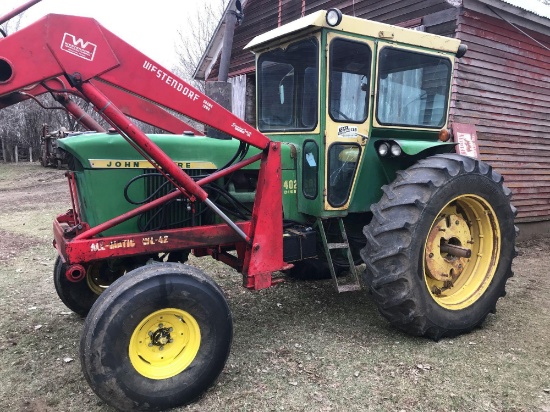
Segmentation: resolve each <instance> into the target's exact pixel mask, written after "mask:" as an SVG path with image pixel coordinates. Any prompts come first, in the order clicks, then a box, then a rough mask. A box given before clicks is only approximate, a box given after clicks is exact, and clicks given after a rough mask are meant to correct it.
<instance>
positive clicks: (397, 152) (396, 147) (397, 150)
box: [391, 143, 401, 157]
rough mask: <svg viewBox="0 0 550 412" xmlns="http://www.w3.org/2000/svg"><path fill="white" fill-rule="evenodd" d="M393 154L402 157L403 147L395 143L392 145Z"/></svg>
mask: <svg viewBox="0 0 550 412" xmlns="http://www.w3.org/2000/svg"><path fill="white" fill-rule="evenodd" d="M391 154H392V156H395V157H397V156H400V155H401V146H399V145H398V144H397V143H394V144H392V145H391Z"/></svg>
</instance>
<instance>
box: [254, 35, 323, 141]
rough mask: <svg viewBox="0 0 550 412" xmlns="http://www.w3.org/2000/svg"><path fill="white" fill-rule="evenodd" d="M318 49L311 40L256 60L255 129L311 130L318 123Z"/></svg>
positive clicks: (264, 55) (315, 41)
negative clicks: (256, 95)
mask: <svg viewBox="0 0 550 412" xmlns="http://www.w3.org/2000/svg"><path fill="white" fill-rule="evenodd" d="M318 55H319V46H318V43H317V40H316V39H314V38H311V39H307V40H302V41H299V42H296V43H293V44H291V45H289V46H288V47H287V48H286V49H284V50H283V49H275V50H271V51H269V52H267V53H264V54H263V55H261V56H260V58H259V60H258V127H259V129H260V131H262V132H275V131H278V132H292V131H307V130H313V129H315V127H316V126H317V122H318V94H319V93H318V85H319V69H318V64H319V63H318V62H319V59H318Z"/></svg>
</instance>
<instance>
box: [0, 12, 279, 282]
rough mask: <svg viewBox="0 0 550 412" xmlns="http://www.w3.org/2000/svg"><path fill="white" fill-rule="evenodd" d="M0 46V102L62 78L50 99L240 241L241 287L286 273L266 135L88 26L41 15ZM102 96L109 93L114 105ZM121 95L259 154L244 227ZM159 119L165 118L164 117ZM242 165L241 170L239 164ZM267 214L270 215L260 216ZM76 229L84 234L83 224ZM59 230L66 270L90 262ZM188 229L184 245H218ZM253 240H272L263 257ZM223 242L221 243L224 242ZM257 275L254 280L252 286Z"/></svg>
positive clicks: (273, 158)
mask: <svg viewBox="0 0 550 412" xmlns="http://www.w3.org/2000/svg"><path fill="white" fill-rule="evenodd" d="M37 39H43V40H42V41H43V43H42V44H41V43H40V42H37ZM0 45H1V49H0V50H1V51H0V101H2V100H3V99H7V103H5V104H4V106H6V105H9V103H10V101H9V98H10V96H17V97H16V98H15V99H12V100H18V99H19V100H23V99H25V96H21V95H17V93H20V92H22V91H25V90H26V89H32V88H34V87H35V85H37V84H38V85H41V87H42V88H43V89H45V90H48V87H47V86H46V85H47V84H48V81H50V79H61V82H62V84H63V85H64V86H63V87H62V88H61V89H56V90H55V92H58V93H67V94H76V95H77V96H81V97H83V98H84V99H85V100H86V101H88V102H90V103H91V104H92V105H93V106H94V107H95V109H96V110H97V112H98V113H99V114H100V115H101V116H102V117H103V118H104V119H105V120H106V121H107V122H108V123H109V124H110V125H111V126H112V127H113V128H115V129H116V130H117V131H118V132H119V133H120V134H121V135H122V136H123V137H124V138H125V139H126V140H127V141H128V143H130V144H131V145H132V146H133V147H134V148H135V149H136V150H137V152H138V153H139V154H141V155H142V156H143V157H144V158H145V159H146V160H148V161H149V162H150V163H151V164H152V165H153V167H154V168H156V169H157V170H158V172H159V173H161V174H162V175H163V176H164V177H165V178H166V179H167V180H169V181H170V182H171V183H172V185H173V186H174V187H175V188H176V189H177V191H178V192H179V193H180V194H181V195H182V196H183V197H184V198H185V199H188V201H189V202H190V204H192V205H193V204H195V203H196V202H203V203H204V204H205V205H206V206H207V207H208V208H210V209H211V210H212V211H213V212H215V214H216V215H218V216H219V218H220V219H221V220H222V221H223V222H225V224H227V225H228V227H229V228H230V230H231V231H233V232H234V233H235V234H236V235H237V239H238V242H243V245H244V247H241V248H240V250H244V251H245V253H244V256H241V258H240V263H239V265H240V266H242V267H243V275H244V276H245V283H246V284H247V286H249V287H252V288H263V287H268V286H270V282H271V281H270V279H271V273H272V272H273V271H275V270H280V269H282V268H283V267H285V264H284V262H283V257H282V208H281V207H280V205H281V202H282V200H281V183H280V180H281V174H280V150H279V144H278V143H273V142H271V141H270V139H268V138H267V137H266V136H265V135H263V134H262V133H260V132H259V131H257V130H256V129H254V128H253V127H251V126H250V125H248V124H247V123H245V122H244V121H243V120H241V119H239V118H237V117H236V116H234V115H233V114H232V113H230V112H229V111H227V110H225V109H224V108H223V107H221V106H220V105H218V104H217V103H216V102H214V101H213V100H212V99H210V98H208V97H207V96H205V95H204V94H203V93H202V92H200V91H199V90H197V89H195V88H194V87H192V86H191V85H189V84H187V83H186V82H185V81H183V80H181V79H179V78H178V77H177V76H176V75H174V74H173V73H171V72H170V71H169V70H167V69H165V68H164V67H162V66H161V65H160V64H158V63H156V62H154V61H153V60H152V59H150V58H148V57H147V56H145V55H144V54H142V53H141V52H139V51H138V50H136V49H135V48H133V47H132V46H130V45H129V44H127V43H126V42H124V41H123V40H121V39H120V38H118V37H117V36H115V35H114V34H113V33H111V32H110V31H108V30H106V29H105V28H103V27H102V26H101V25H100V24H99V23H97V22H96V21H95V20H93V19H90V18H84V17H73V16H64V15H54V14H52V15H48V16H45V17H44V18H42V19H41V20H39V21H37V22H36V23H34V24H32V25H30V26H28V27H26V28H24V29H22V30H20V31H18V32H16V33H14V34H13V35H11V36H8V37H6V38H4V39H1V40H0ZM37 90H38V92H37V93H40V92H41V91H42V89H40V88H39V89H37ZM108 94H109V95H111V94H112V95H113V98H110V97H109V96H108ZM122 94H124V95H126V96H137V97H139V98H140V99H141V100H143V101H146V102H149V103H150V102H153V103H155V104H157V105H159V106H160V107H161V108H166V109H169V110H172V111H174V112H177V113H179V114H182V115H185V116H188V117H190V118H192V119H194V120H196V121H199V122H202V123H204V124H207V125H209V126H211V127H214V128H216V129H219V130H221V131H222V132H225V133H227V134H228V135H230V136H232V137H233V138H235V139H238V140H240V141H241V142H243V144H244V145H250V146H253V147H256V148H258V149H260V150H261V151H262V155H261V156H260V157H258V159H261V167H260V180H259V187H258V190H257V192H258V194H257V196H256V201H255V206H254V211H253V214H252V220H251V222H250V224H249V225H244V229H243V225H242V224H241V225H238V224H235V223H234V222H233V221H232V220H231V219H230V218H229V217H228V216H227V215H226V214H225V213H224V212H223V211H222V210H221V209H220V208H219V207H218V206H217V205H216V204H215V203H214V202H212V201H211V200H210V199H209V198H208V194H207V192H206V191H205V190H204V189H203V188H202V187H201V186H200V184H198V183H197V182H195V180H194V179H192V178H191V177H189V175H187V174H186V173H185V172H184V171H183V170H182V169H180V168H179V167H178V166H177V165H176V164H175V163H174V161H173V159H171V158H170V157H169V156H168V155H167V154H166V153H164V152H163V151H162V150H161V149H160V148H159V147H158V146H157V145H156V144H155V143H153V142H152V141H151V140H150V139H149V138H148V137H147V136H146V135H145V134H144V133H143V132H142V131H141V130H140V129H139V128H138V127H136V126H135V125H134V124H133V123H132V122H131V121H130V120H129V119H128V117H127V116H126V114H125V113H124V112H123V111H122V110H121V109H120V108H119V107H117V104H116V103H118V102H123V101H124V98H123V97H121V95H122ZM130 99H135V97H130ZM164 113H167V114H168V112H164ZM129 114H130V113H129ZM153 117H154V116H153ZM180 133H181V131H180ZM243 166H244V164H242V165H241V167H243ZM267 170H269V172H267ZM220 172H221V173H226V172H223V171H220ZM73 198H74V199H75V201H77V200H78V199H77V196H76V195H74V196H73ZM260 205H263V206H260ZM267 205H269V206H267ZM277 205H278V206H277ZM192 207H194V206H192ZM266 211H267V212H269V213H268V214H267V215H266ZM126 218H128V217H127V216H123V217H121V218H119V219H113V220H112V221H110V222H109V223H108V225H107V226H108V227H111V226H114V225H116V224H117V223H119V222H120V221H121V219H122V220H124V219H126ZM79 219H80V217H79V216H74V215H73V216H72V217H66V218H65V219H64V220H65V221H64V223H68V224H69V226H71V228H72V229H71V230H73V229H74V230H75V231H76V234H78V235H79V237H78V239H88V240H87V241H88V242H92V241H93V240H89V239H90V238H91V237H92V236H94V235H97V234H98V233H97V231H94V232H90V233H92V234H91V235H90V236H88V235H87V234H86V230H85V229H77V228H76V224H77V221H78V222H79V223H78V224H80V223H85V222H80V221H79ZM264 219H268V220H269V224H267V222H266V224H263V223H262V222H263V221H264ZM62 220H63V219H62ZM73 226H74V227H73ZM80 227H84V228H85V227H86V225H81V226H80ZM66 229H67V228H63V229H62V228H61V227H60V226H59V227H57V229H56V230H57V231H58V232H60V233H59V234H57V235H56V244H57V248H58V250H59V252H60V254H61V255H62V256H63V257H64V259H65V260H66V261H67V262H68V263H69V264H72V265H79V264H80V263H83V262H85V261H88V260H90V259H93V255H94V252H97V250H94V248H93V247H91V246H90V245H89V244H86V246H85V247H84V246H83V248H84V249H85V248H86V247H87V248H88V250H87V251H86V252H85V253H84V251H83V250H80V249H79V252H78V253H77V252H75V251H74V249H71V247H72V246H75V245H76V243H74V244H72V245H69V240H68V239H67V238H66V237H64V236H63V231H64V230H66ZM204 229H205V228H202V230H201V231H202V232H204ZM194 230H195V233H192V232H193V230H191V231H190V232H189V233H187V234H186V235H187V238H186V239H185V242H187V243H189V242H190V243H193V244H196V245H197V246H198V245H201V244H203V245H204V246H209V247H211V246H217V245H219V244H220V243H221V242H222V238H223V237H222V238H220V239H217V238H216V236H217V234H218V232H217V230H218V229H217V228H213V229H212V232H211V233H210V237H208V239H207V240H204V237H203V236H204V233H201V236H199V234H198V233H199V230H197V229H194ZM170 236H171V237H173V234H172V233H171V234H170ZM193 236H195V238H196V239H197V240H196V241H193V240H192V239H193ZM78 239H76V240H78ZM200 239H202V240H200ZM259 239H262V242H264V241H265V240H266V239H275V240H274V241H272V242H273V246H274V247H273V249H271V250H267V249H268V248H267V247H264V243H261V244H260V243H258V240H259ZM83 241H84V240H83ZM223 241H224V242H225V241H226V240H225V238H223ZM185 242H184V243H185ZM232 242H235V241H232ZM222 243H223V242H222ZM180 246H181V245H180ZM82 253H84V255H83V254H82ZM131 253H136V254H138V253H144V249H143V248H141V247H140V248H136V250H135V251H132V252H131ZM243 262H244V263H243ZM80 272H81V269H80V268H79V267H76V268H75V269H74V273H80ZM256 275H258V279H257V280H254V277H255V276H256ZM247 279H248V280H247Z"/></svg>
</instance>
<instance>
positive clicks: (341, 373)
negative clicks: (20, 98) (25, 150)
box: [0, 164, 550, 412]
mask: <svg viewBox="0 0 550 412" xmlns="http://www.w3.org/2000/svg"><path fill="white" fill-rule="evenodd" d="M69 207H70V199H69V197H68V190H67V185H66V182H65V178H64V177H63V172H62V171H57V170H53V169H44V168H42V167H40V166H39V165H37V164H32V165H30V164H22V165H17V166H16V165H3V164H0V290H1V293H2V294H1V298H0V313H1V315H2V316H0V410H2V411H34V412H38V411H48V412H49V411H51V412H53V411H56V412H57V411H79V412H80V411H111V410H112V409H111V408H109V407H107V406H105V405H103V404H102V402H101V401H100V400H99V398H97V397H96V396H95V395H94V393H93V392H92V391H91V389H90V388H89V387H88V385H87V383H86V381H85V379H84V377H83V375H82V372H81V370H80V362H79V360H78V359H79V355H78V343H79V337H80V331H81V328H82V325H83V320H82V319H81V318H80V317H78V316H77V315H75V314H73V313H72V312H70V311H69V310H68V309H67V308H66V307H65V306H64V305H63V304H62V303H61V301H60V300H59V299H58V297H57V295H56V292H55V289H54V286H53V280H52V267H53V263H54V260H55V256H56V255H55V250H54V249H53V248H52V235H51V222H52V220H53V218H54V217H55V215H56V214H58V213H61V212H64V211H65V210H66V209H68V208H69ZM518 246H519V252H520V255H519V256H518V258H517V259H516V260H515V263H514V271H515V276H514V277H513V278H512V279H511V280H510V281H509V283H508V287H507V291H508V294H507V296H506V297H505V298H503V299H502V300H500V301H499V304H498V305H497V313H496V314H495V315H491V316H490V317H489V318H488V319H487V321H486V322H485V324H484V325H483V327H482V328H480V329H477V330H475V331H474V332H472V333H470V334H468V335H465V336H461V337H459V338H455V339H452V340H451V339H444V340H441V341H439V342H433V341H430V340H426V339H419V338H413V337H409V336H406V335H404V334H402V333H400V332H398V331H396V330H394V329H393V328H391V327H389V326H388V324H387V323H386V321H385V320H384V319H383V318H381V317H380V315H379V314H378V312H377V310H376V308H375V306H374V304H373V302H372V300H371V299H370V297H369V295H368V293H367V292H355V293H348V294H341V295H338V294H337V293H336V292H334V290H333V288H332V285H331V283H330V282H328V281H319V282H308V283H306V282H296V281H291V280H288V281H287V282H285V283H283V284H281V285H279V286H276V287H273V288H271V289H268V290H264V291H260V292H250V291H247V290H245V289H243V288H242V287H241V277H240V275H238V274H237V273H236V272H234V271H233V270H231V269H228V268H227V267H225V266H223V265H221V264H219V263H217V262H214V261H213V260H211V259H207V258H202V259H196V258H193V259H192V260H191V264H193V265H195V266H198V267H200V268H202V269H203V270H204V271H205V272H206V273H208V274H209V275H211V276H212V277H213V278H214V279H215V280H216V281H217V282H218V283H219V284H220V285H222V287H223V289H224V290H225V291H226V294H227V296H228V300H229V303H230V306H231V309H232V312H233V317H234V327H235V334H234V340H233V347H232V352H231V355H230V357H229V360H228V362H227V365H226V368H225V370H224V372H223V373H222V375H221V377H220V379H219V380H218V382H217V383H216V384H215V385H214V387H212V388H211V389H210V390H209V391H208V392H207V393H206V394H205V395H204V396H203V397H202V398H201V399H200V400H199V401H198V402H196V403H195V404H193V405H190V406H188V407H185V408H180V409H178V410H180V411H283V410H284V411H397V412H400V411H541V412H542V411H544V412H550V276H549V275H548V267H547V265H548V264H550V256H549V252H550V240H548V239H546V240H537V241H529V242H524V243H522V244H519V245H518Z"/></svg>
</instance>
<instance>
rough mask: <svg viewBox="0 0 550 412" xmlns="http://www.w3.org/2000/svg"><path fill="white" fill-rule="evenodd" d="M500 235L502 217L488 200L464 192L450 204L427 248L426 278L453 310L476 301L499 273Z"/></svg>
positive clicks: (436, 296)
mask: <svg viewBox="0 0 550 412" xmlns="http://www.w3.org/2000/svg"><path fill="white" fill-rule="evenodd" d="M500 236H501V235H500V226H499V224H498V219H497V217H496V215H495V212H494V210H493V209H492V208H491V206H490V205H489V203H488V202H487V201H486V200H484V199H482V198H481V197H479V196H476V195H462V196H458V197H456V198H454V199H453V200H452V201H451V202H449V203H447V205H445V207H444V208H443V209H441V211H440V212H439V214H438V216H437V218H436V219H435V220H434V222H433V223H432V226H431V228H430V231H429V233H428V237H427V239H426V243H425V247H424V256H423V269H424V280H425V283H426V287H427V288H428V291H429V293H430V295H431V296H432V298H433V299H434V301H435V302H437V303H438V304H439V305H440V306H442V307H444V308H446V309H450V310H461V309H464V308H467V307H469V306H471V305H472V304H474V303H475V302H476V301H477V300H478V299H479V298H480V297H481V296H482V295H483V294H484V293H485V291H486V290H487V288H488V287H489V285H490V283H491V280H492V279H493V276H494V274H495V271H496V268H497V264H498V260H499V256H500V244H501V237H500Z"/></svg>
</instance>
